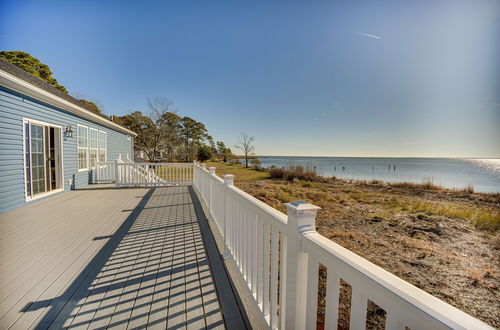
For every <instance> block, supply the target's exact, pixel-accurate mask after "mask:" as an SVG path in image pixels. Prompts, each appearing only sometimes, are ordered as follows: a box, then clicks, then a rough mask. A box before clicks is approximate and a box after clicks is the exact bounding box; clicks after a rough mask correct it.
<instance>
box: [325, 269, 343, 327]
mask: <svg viewBox="0 0 500 330" xmlns="http://www.w3.org/2000/svg"><path fill="white" fill-rule="evenodd" d="M339 295H340V277H339V276H338V275H337V274H335V273H334V269H333V268H332V267H328V270H327V278H326V305H325V329H331V330H337V328H338V323H339Z"/></svg>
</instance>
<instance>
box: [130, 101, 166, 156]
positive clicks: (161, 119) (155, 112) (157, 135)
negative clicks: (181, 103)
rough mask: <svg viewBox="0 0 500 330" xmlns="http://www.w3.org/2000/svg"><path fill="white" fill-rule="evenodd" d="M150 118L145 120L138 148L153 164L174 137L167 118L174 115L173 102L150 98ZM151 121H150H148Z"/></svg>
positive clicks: (138, 138)
mask: <svg viewBox="0 0 500 330" xmlns="http://www.w3.org/2000/svg"><path fill="white" fill-rule="evenodd" d="M148 108H149V118H147V117H146V118H144V119H145V123H144V124H143V125H141V126H142V127H141V128H142V130H141V133H142V134H139V135H138V137H137V140H138V141H137V142H140V143H137V146H138V147H139V149H140V150H142V151H143V152H144V153H145V154H146V155H147V156H148V158H149V160H150V161H151V162H154V161H156V160H157V159H158V155H159V154H160V152H161V151H163V150H165V149H166V148H167V147H168V144H169V138H170V137H171V135H172V132H171V129H172V128H171V127H169V125H168V121H167V118H168V116H169V114H173V113H174V110H173V102H172V101H170V100H169V99H167V98H166V97H153V98H148ZM148 119H149V120H148Z"/></svg>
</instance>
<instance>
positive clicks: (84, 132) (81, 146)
mask: <svg viewBox="0 0 500 330" xmlns="http://www.w3.org/2000/svg"><path fill="white" fill-rule="evenodd" d="M77 127H78V169H79V170H86V169H87V168H88V158H89V149H88V130H89V129H88V128H87V127H85V126H80V125H77Z"/></svg>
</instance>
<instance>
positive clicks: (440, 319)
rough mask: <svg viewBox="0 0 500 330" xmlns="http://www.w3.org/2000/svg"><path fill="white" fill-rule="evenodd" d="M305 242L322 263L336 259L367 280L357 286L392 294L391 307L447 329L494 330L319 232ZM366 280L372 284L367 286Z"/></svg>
mask: <svg viewBox="0 0 500 330" xmlns="http://www.w3.org/2000/svg"><path fill="white" fill-rule="evenodd" d="M303 239H304V242H305V249H306V251H307V252H308V253H311V254H312V255H314V256H315V257H316V258H317V259H318V261H319V262H322V263H328V261H329V259H330V260H331V258H334V259H336V260H337V261H340V262H341V263H342V264H344V265H345V267H346V268H349V269H351V270H352V271H351V272H350V273H351V274H356V273H358V274H359V275H361V276H364V277H365V278H364V279H362V281H359V283H357V284H358V285H359V284H361V285H363V283H364V284H365V285H363V286H365V287H366V288H367V289H368V288H370V287H371V288H376V289H379V290H380V289H382V290H386V291H387V292H388V293H392V294H393V295H391V299H396V301H394V300H393V301H391V302H389V305H390V306H391V307H393V308H394V307H398V305H400V304H401V302H403V303H408V304H409V305H411V306H412V307H413V308H414V309H416V310H419V311H420V312H422V313H424V314H426V315H428V316H429V318H431V319H433V321H435V322H436V323H441V324H442V325H443V326H445V327H449V326H452V327H453V328H456V329H461V328H468V329H492V328H491V327H490V326H489V325H487V324H486V323H484V322H482V321H480V320H478V319H476V318H474V317H473V316H471V315H469V314H467V313H465V312H463V311H461V310H459V309H457V308H455V307H453V306H451V305H450V304H448V303H446V302H444V301H442V300H440V299H438V298H436V297H434V296H433V295H431V294H429V293H427V292H425V291H423V290H421V289H419V288H417V287H416V286H414V285H412V284H410V283H408V282H406V281H405V280H403V279H401V278H399V277H397V276H396V275H394V274H392V273H390V272H388V271H386V270H384V269H382V268H381V267H379V266H377V265H375V264H373V263H371V262H370V261H368V260H366V259H364V258H362V257H360V256H359V255H357V254H355V253H354V252H351V251H350V250H348V249H346V248H344V247H342V246H340V245H338V244H337V243H334V242H333V241H331V240H329V239H328V238H326V237H324V236H323V235H321V234H319V233H317V232H307V233H305V234H304V235H303ZM353 280H355V279H354V278H353ZM367 280H368V281H370V282H372V283H367ZM373 284H375V285H376V286H373ZM377 285H378V286H379V287H377ZM398 300H399V301H398ZM375 303H377V304H379V303H380V304H381V303H383V302H375ZM381 307H382V306H381Z"/></svg>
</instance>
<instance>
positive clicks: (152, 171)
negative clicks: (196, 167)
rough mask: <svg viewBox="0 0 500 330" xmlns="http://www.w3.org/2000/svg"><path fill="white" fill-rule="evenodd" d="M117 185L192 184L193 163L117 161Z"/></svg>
mask: <svg viewBox="0 0 500 330" xmlns="http://www.w3.org/2000/svg"><path fill="white" fill-rule="evenodd" d="M115 166H116V174H115V184H116V186H150V185H172V184H190V183H192V182H193V164H191V163H187V164H186V163H129V162H123V163H119V162H117V163H116V165H115Z"/></svg>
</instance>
